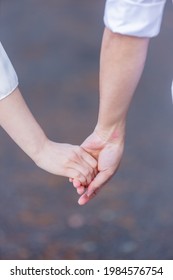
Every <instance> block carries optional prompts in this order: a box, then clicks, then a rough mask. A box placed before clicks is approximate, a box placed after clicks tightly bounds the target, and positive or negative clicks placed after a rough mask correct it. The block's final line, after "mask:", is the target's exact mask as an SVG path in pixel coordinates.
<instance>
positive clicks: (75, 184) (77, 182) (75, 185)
mask: <svg viewBox="0 0 173 280" xmlns="http://www.w3.org/2000/svg"><path fill="white" fill-rule="evenodd" d="M73 186H74V187H75V188H80V187H81V182H80V181H79V180H77V179H74V180H73Z"/></svg>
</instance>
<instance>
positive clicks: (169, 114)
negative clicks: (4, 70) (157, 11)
mask: <svg viewBox="0 0 173 280" xmlns="http://www.w3.org/2000/svg"><path fill="white" fill-rule="evenodd" d="M1 2H2V3H1V6H0V9H1V10H0V14H1V18H0V34H1V36H0V37H1V41H2V42H3V45H4V47H5V49H6V51H7V53H8V54H9V56H10V58H11V59H12V61H13V64H14V66H15V68H16V71H17V73H18V76H19V79H20V88H21V90H22V92H23V95H24V97H25V99H26V100H27V102H28V104H29V106H30V108H31V110H32V111H33V113H34V115H35V116H36V118H37V120H38V121H39V123H40V124H41V125H42V127H43V128H44V130H45V132H46V133H47V134H48V135H49V137H50V138H51V139H53V140H57V141H59V142H70V143H73V144H80V143H81V142H82V141H83V140H84V139H85V137H87V136H88V135H89V133H90V132H91V131H92V129H93V128H94V124H95V122H96V119H97V110H98V64H99V50H100V42H101V36H102V30H103V22H102V15H103V10H104V1H103V0H101V1H100V0H94V1H79V0H59V1H56V0H50V1H45V0H37V1H34V0H30V1H27V0H16V1H12V0H4V1H1ZM172 34H173V12H172V6H171V1H169V2H168V4H167V7H166V9H165V14H164V20H163V24H162V30H161V33H160V36H159V37H157V38H155V39H153V40H152V42H151V45H150V50H149V56H148V60H147V63H146V68H145V71H144V74H143V77H142V80H141V82H140V84H139V87H138V89H137V92H136V95H135V98H134V101H133V104H132V106H131V109H130V112H129V116H128V125H127V138H126V149H125V153H124V157H123V161H122V164H121V168H120V169H119V172H118V174H117V175H116V176H114V178H113V179H112V180H111V181H110V183H109V184H108V185H107V188H105V189H104V190H103V191H102V193H100V196H98V197H97V198H96V199H95V200H93V201H92V202H90V204H88V205H87V206H84V207H80V206H78V204H77V199H78V196H77V194H76V193H75V191H74V189H73V188H72V186H71V185H70V184H69V183H68V181H67V179H65V178H61V177H57V176H53V175H51V174H48V173H46V172H44V171H42V170H39V169H38V168H37V167H36V166H34V164H33V163H32V162H31V161H30V159H29V158H28V157H27V156H26V155H25V154H24V153H23V152H22V151H21V150H20V149H19V148H18V147H17V146H16V145H15V144H14V143H13V142H12V141H11V139H10V138H9V137H8V136H7V135H6V134H5V132H3V131H2V130H1V131H0V161H1V169H0V259H173V242H172V238H173V203H172V200H173V176H172V174H173V126H172V122H173V107H172V101H171V91H170V87H171V80H172V76H173V55H172V50H173V37H172Z"/></svg>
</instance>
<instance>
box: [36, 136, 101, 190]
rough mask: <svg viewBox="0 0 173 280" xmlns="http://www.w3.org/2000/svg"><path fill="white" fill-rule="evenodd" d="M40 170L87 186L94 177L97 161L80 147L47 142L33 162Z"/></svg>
mask: <svg viewBox="0 0 173 280" xmlns="http://www.w3.org/2000/svg"><path fill="white" fill-rule="evenodd" d="M35 163H36V165H37V166H39V167H40V168H42V169H44V170H46V171H48V172H50V173H53V174H55V175H61V176H65V177H71V178H73V180H76V181H77V180H78V181H80V182H81V183H82V184H83V185H89V184H90V182H91V181H92V180H93V178H94V176H95V174H96V173H95V168H96V166H97V161H96V160H95V159H94V158H93V157H92V156H91V155H89V154H88V153H87V152H86V151H85V150H84V149H83V148H82V147H79V146H73V145H70V144H61V143H56V142H52V141H50V140H48V139H47V138H46V141H45V143H44V145H43V147H41V148H40V152H39V154H38V156H37V158H36V161H35Z"/></svg>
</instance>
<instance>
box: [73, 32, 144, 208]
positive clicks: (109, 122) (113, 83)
mask: <svg viewBox="0 0 173 280" xmlns="http://www.w3.org/2000/svg"><path fill="white" fill-rule="evenodd" d="M148 44H149V39H148V38H138V37H132V36H125V35H121V34H117V33H112V32H111V31H110V30H109V29H107V28H105V31H104V34H103V40H102V48H101V55H100V105H99V115H98V121H97V125H96V128H95V129H94V132H93V133H92V134H91V135H90V136H89V137H88V138H87V139H86V140H85V141H84V142H83V144H82V145H81V147H83V148H84V149H85V150H86V151H87V152H89V153H90V154H91V155H92V156H94V157H95V158H96V159H97V160H98V174H97V176H96V177H95V178H94V180H93V181H92V182H91V183H90V184H89V185H87V191H85V189H86V186H85V188H83V187H82V186H81V184H80V182H76V181H74V182H73V184H74V187H76V189H77V192H78V194H80V195H82V196H81V197H80V199H79V201H78V202H79V204H80V205H83V204H86V203H87V202H88V201H89V200H91V199H92V198H93V197H95V195H96V194H97V193H98V192H99V190H100V189H101V188H102V187H103V186H104V185H105V183H106V182H107V181H108V180H109V179H110V178H111V177H112V176H113V175H114V174H115V173H116V171H117V169H118V166H119V164H120V160H121V157H122V154H123V149H124V141H125V126H126V118H127V112H128V108H129V106H130V103H131V100H132V97H133V95H134V92H135V89H136V86H137V84H138V82H139V79H140V77H141V74H142V71H143V68H144V64H145V59H146V55H147V50H148ZM71 181H72V180H71ZM84 191H85V193H84V194H83V192H84Z"/></svg>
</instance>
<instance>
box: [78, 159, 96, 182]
mask: <svg viewBox="0 0 173 280" xmlns="http://www.w3.org/2000/svg"><path fill="white" fill-rule="evenodd" d="M73 168H75V169H76V170H78V171H79V172H80V173H81V174H82V175H83V176H84V177H85V181H81V180H80V179H79V178H78V177H77V178H74V179H77V180H78V179H79V181H80V182H81V183H82V185H87V186H88V185H89V184H90V183H91V181H92V180H93V178H94V173H93V169H92V167H91V166H89V165H88V164H87V163H86V162H85V161H84V160H81V161H79V162H77V163H73Z"/></svg>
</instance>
